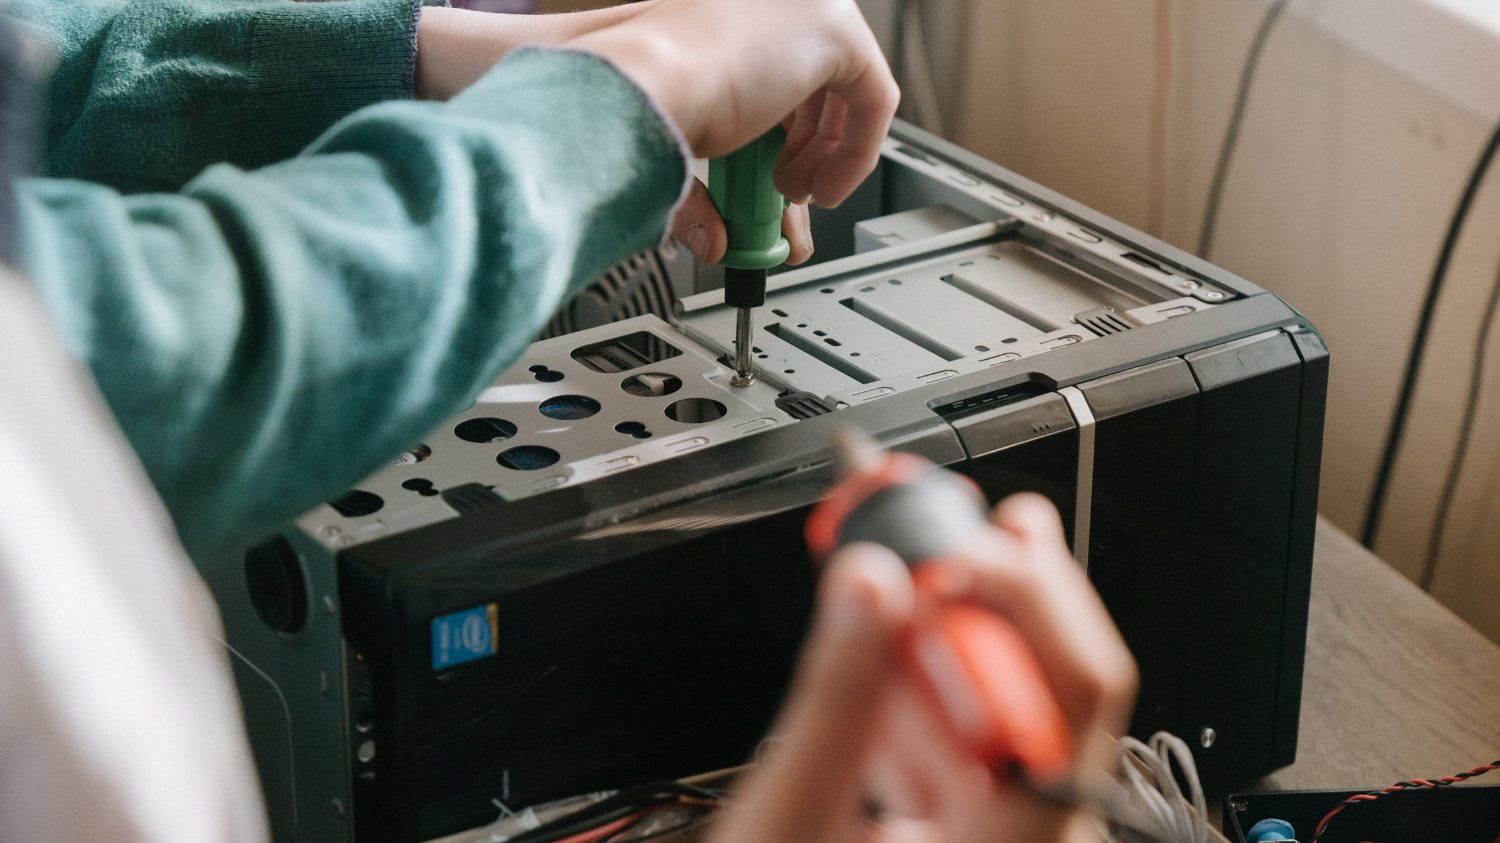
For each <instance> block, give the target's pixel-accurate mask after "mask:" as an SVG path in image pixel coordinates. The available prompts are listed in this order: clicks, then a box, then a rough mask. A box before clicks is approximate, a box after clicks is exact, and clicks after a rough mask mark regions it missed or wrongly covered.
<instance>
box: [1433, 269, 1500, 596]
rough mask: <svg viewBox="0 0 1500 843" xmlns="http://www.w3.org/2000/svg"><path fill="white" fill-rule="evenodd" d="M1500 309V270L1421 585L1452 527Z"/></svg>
mask: <svg viewBox="0 0 1500 843" xmlns="http://www.w3.org/2000/svg"><path fill="white" fill-rule="evenodd" d="M1497 310H1500V273H1497V274H1496V276H1495V281H1494V283H1493V284H1492V285H1491V286H1490V297H1489V299H1488V300H1487V301H1486V302H1485V305H1484V315H1483V316H1481V317H1480V322H1479V336H1478V338H1477V339H1476V340H1475V342H1474V360H1473V364H1472V365H1471V367H1470V370H1469V396H1468V399H1467V400H1466V401H1465V403H1464V416H1463V422H1462V423H1461V424H1460V425H1459V429H1458V444H1457V445H1455V446H1454V448H1453V460H1452V462H1450V463H1449V464H1448V477H1447V479H1446V480H1444V481H1443V493H1442V495H1441V496H1439V498H1438V509H1437V521H1436V523H1435V524H1434V525H1433V528H1432V535H1431V537H1430V538H1429V539H1428V542H1427V559H1426V562H1425V563H1424V564H1423V565H1422V579H1421V586H1422V588H1424V589H1431V588H1432V580H1433V577H1434V576H1436V574H1437V563H1438V555H1439V554H1440V553H1441V552H1442V550H1443V534H1444V533H1445V532H1446V531H1447V528H1448V511H1449V509H1450V508H1451V507H1452V506H1453V497H1454V495H1455V494H1456V493H1457V491H1458V479H1459V477H1460V476H1461V475H1462V474H1463V465H1464V458H1465V457H1466V456H1467V455H1468V453H1469V439H1470V437H1471V436H1472V435H1473V433H1474V422H1475V420H1476V419H1477V418H1478V414H1479V398H1480V395H1481V393H1482V392H1483V391H1484V361H1485V357H1486V356H1487V355H1488V353H1489V344H1490V330H1491V329H1492V328H1494V327H1495V314H1496V312H1497Z"/></svg>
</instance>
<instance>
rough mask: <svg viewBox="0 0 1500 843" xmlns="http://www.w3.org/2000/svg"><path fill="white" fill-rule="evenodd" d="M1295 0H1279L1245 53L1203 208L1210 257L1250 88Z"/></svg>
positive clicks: (1203, 246)
mask: <svg viewBox="0 0 1500 843" xmlns="http://www.w3.org/2000/svg"><path fill="white" fill-rule="evenodd" d="M1290 2H1291V0H1276V2H1275V3H1273V4H1271V8H1269V9H1267V10H1266V14H1265V16H1264V17H1262V18H1261V19H1260V26H1259V27H1257V28H1256V30H1255V38H1254V39H1252V40H1251V42H1250V49H1249V50H1248V51H1246V53H1245V64H1244V66H1243V67H1241V68H1240V82H1239V88H1238V90H1236V91H1235V95H1234V105H1233V106H1232V107H1231V108H1230V110H1229V124H1228V125H1227V126H1226V127H1225V129H1224V142H1223V144H1222V145H1220V147H1219V158H1218V161H1217V162H1216V163H1215V164H1214V176H1213V180H1212V181H1211V182H1209V187H1208V201H1207V203H1206V205H1205V206H1204V209H1203V226H1202V227H1201V228H1200V229H1199V230H1198V257H1200V258H1203V259H1204V260H1208V253H1209V251H1210V250H1211V249H1213V245H1214V230H1215V228H1217V227H1218V224H1219V205H1220V203H1221V202H1222V201H1223V199H1224V184H1225V182H1227V181H1228V180H1229V164H1230V161H1231V160H1233V158H1234V148H1235V146H1236V145H1237V144H1238V143H1239V139H1240V127H1241V126H1242V125H1243V124H1244V121H1245V108H1246V106H1247V105H1248V104H1249V102H1250V89H1251V87H1252V86H1253V85H1254V84H1255V72H1256V69H1257V68H1258V67H1259V66H1260V58H1261V55H1262V54H1264V53H1265V51H1266V42H1267V41H1268V40H1269V39H1270V36H1271V30H1272V29H1274V28H1275V27H1276V22H1277V21H1278V20H1280V19H1281V15H1282V13H1283V12H1285V11H1286V7H1287V4H1288V3H1290Z"/></svg>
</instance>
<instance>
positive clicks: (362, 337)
mask: <svg viewBox="0 0 1500 843" xmlns="http://www.w3.org/2000/svg"><path fill="white" fill-rule="evenodd" d="M685 175H686V164H685V162H684V160H683V158H682V156H681V154H680V152H679V150H678V148H677V146H676V143H675V141H674V140H673V138H672V136H671V134H670V132H669V130H668V129H667V127H665V126H664V125H663V124H662V123H661V122H660V121H659V118H658V117H657V116H656V114H655V112H654V111H653V110H652V109H651V108H650V106H649V105H648V104H647V102H646V101H645V99H644V97H642V95H641V94H640V92H639V91H637V90H636V89H635V88H633V87H632V86H630V85H629V83H627V82H626V81H625V80H624V79H623V78H621V77H620V76H619V75H618V74H616V73H615V72H614V71H612V70H610V69H609V68H608V67H607V66H605V65H604V64H603V63H602V62H599V61H598V60H597V59H593V58H590V57H584V56H579V55H573V54H553V53H525V54H521V55H517V56H515V57H513V58H512V59H510V60H508V61H507V62H506V63H505V65H503V66H502V67H500V68H497V69H496V70H495V71H494V72H493V73H492V74H491V75H489V76H487V77H486V78H485V79H484V80H483V81H482V82H481V83H480V84H478V85H476V86H474V87H473V88H472V89H470V90H469V91H466V92H465V94H464V95H462V96H460V97H458V98H456V99H455V100H454V101H453V102H451V103H448V104H443V105H439V104H432V103H412V102H397V103H387V104H384V105H380V106H375V107H373V108H370V109H366V110H365V111H362V112H360V113H359V114H356V115H354V116H353V117H351V118H349V119H348V120H345V121H344V122H342V123H341V124H339V125H338V126H336V127H335V128H334V129H333V130H332V131H331V132H330V133H329V134H328V135H327V136H325V137H324V138H322V139H321V140H319V141H318V142H317V143H316V144H314V145H313V147H312V148H311V149H310V151H309V154H307V155H304V156H302V157H299V158H298V159H295V160H292V161H288V162H285V163H283V164H278V165H275V166H272V167H268V168H266V169H263V170H261V171H258V172H245V171H242V170H238V169H235V168H232V167H227V166H221V167H216V168H213V169H211V170H209V171H207V172H205V173H204V174H203V175H202V176H200V177H199V178H197V179H195V180H194V181H193V182H192V183H190V184H189V185H188V186H187V188H186V189H185V190H184V191H183V193H182V194H181V195H153V196H137V197H123V196H120V195H119V194H116V193H114V192H112V191H109V190H106V189H103V188H100V187H97V186H90V185H84V184H81V183H77V182H57V181H34V182H30V183H26V184H25V185H24V188H23V193H22V215H23V216H22V222H23V226H24V229H25V239H26V257H27V265H28V267H27V268H28V270H29V271H30V274H31V275H32V276H33V277H34V278H35V279H36V281H37V283H38V286H39V287H40V288H41V290H42V293H43V297H44V299H45V300H46V301H47V303H48V305H49V307H50V308H51V309H52V310H53V311H54V313H55V314H56V316H57V318H58V321H59V323H60V324H61V327H62V328H63V331H64V335H65V337H66V338H67V340H68V341H69V343H70V345H71V347H72V348H73V350H74V351H75V352H76V353H77V354H78V355H79V356H81V357H82V358H84V359H85V360H86V361H87V362H88V363H89V365H90V366H91V368H92V369H93V372H94V375H95V377H96V379H97V380H98V381H99V383H100V386H101V388H102V390H103V392H104V394H105V396H106V398H107V399H108V400H109V402H110V404H111V407H112V408H113V409H114V411H115V413H116V415H117V417H118V418H119V420H120V423H121V427H122V428H123V429H124V430H125V432H126V435H127V436H128V437H129V438H130V440H131V442H132V444H134V445H135V447H136V448H137V450H138V451H139V453H140V455H141V459H142V462H143V463H144V464H145V466H146V468H147V471H148V472H149V473H150V475H151V477H152V479H153V481H154V482H155V483H156V484H157V487H158V489H159V490H160V491H161V493H162V496H163V498H164V499H165V500H166V502H167V505H168V508H169V509H170V511H171V512H172V514H173V517H174V519H176V521H177V524H178V528H179V530H180V532H181V533H182V536H183V539H184V541H185V542H186V543H187V544H188V546H189V548H190V550H193V551H194V552H195V553H202V552H204V551H205V550H208V549H213V548H217V547H220V546H222V545H224V544H225V543H228V542H232V541H235V540H244V539H246V538H248V537H251V536H253V535H255V534H256V533H257V532H260V531H265V530H270V529H273V528H274V527H276V526H277V525H278V524H279V523H281V522H284V521H285V520H286V519H289V518H291V517H293V516H295V515H296V514H298V513H300V512H302V511H304V510H306V509H307V508H309V507H310V506H312V505H313V504H315V503H317V502H319V501H321V500H327V499H329V498H331V497H333V496H335V495H337V494H338V493H339V492H340V491H342V490H343V489H345V488H347V487H348V486H349V485H351V484H353V483H354V482H356V481H357V480H358V479H360V478H361V477H363V476H364V475H366V474H368V473H369V472H370V471H372V470H374V469H375V468H377V467H378V466H379V465H380V463H381V462H382V461H383V460H385V459H387V458H388V457H389V456H390V455H391V454H394V453H397V452H398V451H400V450H401V449H403V448H405V447H408V446H410V445H411V444H412V443H413V442H415V441H417V440H419V439H420V437H421V436H423V435H425V434H426V433H427V432H428V431H429V430H430V429H431V428H432V427H434V426H435V425H437V424H438V423H439V422H441V421H442V420H443V419H444V418H446V417H447V416H449V415H451V414H452V413H454V412H456V411H458V410H459V409H461V408H462V407H463V406H464V404H465V403H466V402H467V401H469V400H471V399H472V397H473V395H475V394H477V392H478V391H479V390H480V389H482V388H483V387H484V386H486V385H488V384H489V383H490V381H491V380H492V379H493V378H494V376H495V375H496V374H497V373H498V372H499V371H500V370H501V369H502V368H503V367H504V366H505V365H506V364H508V363H509V362H510V361H511V360H512V359H514V357H515V356H516V355H517V354H519V352H520V351H521V350H522V349H523V348H524V347H525V345H526V344H527V343H528V342H529V341H530V340H531V338H532V337H533V336H535V334H536V333H537V331H538V330H539V329H540V328H541V326H542V325H543V324H544V323H545V321H546V320H547V318H549V317H550V315H551V313H552V311H553V310H554V309H555V307H556V306H557V304H558V303H559V302H561V301H562V300H563V298H564V297H565V296H566V295H568V294H569V293H570V292H571V291H573V290H574V289H576V288H577V287H579V286H581V285H582V284H584V283H586V282H588V281H589V280H591V279H592V278H594V277H595V276H596V275H597V274H598V273H599V272H601V271H602V270H603V269H604V268H606V267H607V266H608V265H609V264H610V263H612V262H615V261H617V260H619V259H621V258H623V257H625V256H626V255H628V254H630V253H632V252H634V251H637V250H639V249H641V248H644V247H646V246H649V245H651V244H652V243H653V242H655V241H656V240H657V239H658V238H659V237H660V236H661V233H662V231H663V229H664V226H665V223H666V219H667V215H668V213H669V209H670V208H671V206H672V205H673V203H674V202H675V201H676V200H677V198H678V196H679V195H680V192H681V190H682V187H683V182H684V179H685Z"/></svg>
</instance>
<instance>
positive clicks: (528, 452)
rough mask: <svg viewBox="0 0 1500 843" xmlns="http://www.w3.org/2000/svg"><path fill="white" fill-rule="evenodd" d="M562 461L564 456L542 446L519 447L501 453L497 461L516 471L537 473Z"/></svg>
mask: <svg viewBox="0 0 1500 843" xmlns="http://www.w3.org/2000/svg"><path fill="white" fill-rule="evenodd" d="M560 459H562V455H561V454H559V453H558V452H556V451H554V450H552V449H551V448H544V447H542V446H541V445H518V446H516V447H514V448H508V449H506V450H504V451H501V452H500V456H498V457H496V458H495V461H496V462H498V463H500V464H501V465H503V466H505V467H506V468H513V469H515V470H516V471H536V470H537V469H539V468H546V467H547V466H549V465H553V464H555V463H556V462H557V461H558V460H560Z"/></svg>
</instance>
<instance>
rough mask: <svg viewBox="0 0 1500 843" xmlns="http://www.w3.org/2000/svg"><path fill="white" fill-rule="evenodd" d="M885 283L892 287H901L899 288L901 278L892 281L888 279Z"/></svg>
mask: <svg viewBox="0 0 1500 843" xmlns="http://www.w3.org/2000/svg"><path fill="white" fill-rule="evenodd" d="M885 283H887V284H889V285H891V286H892V287H899V286H901V279H900V278H890V279H887V280H886V282H885Z"/></svg>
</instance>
